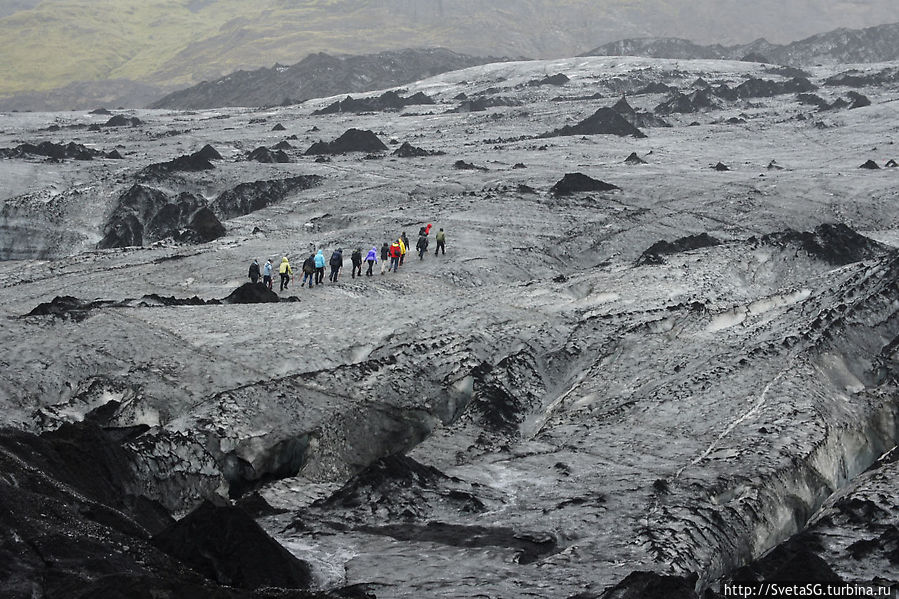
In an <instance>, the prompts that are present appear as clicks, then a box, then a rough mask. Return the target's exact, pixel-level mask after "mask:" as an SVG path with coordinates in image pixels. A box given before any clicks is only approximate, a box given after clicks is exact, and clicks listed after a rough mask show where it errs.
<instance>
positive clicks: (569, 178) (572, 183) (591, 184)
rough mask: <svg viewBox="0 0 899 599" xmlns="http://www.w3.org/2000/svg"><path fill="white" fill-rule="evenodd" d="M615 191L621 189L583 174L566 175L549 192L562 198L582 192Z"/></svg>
mask: <svg viewBox="0 0 899 599" xmlns="http://www.w3.org/2000/svg"><path fill="white" fill-rule="evenodd" d="M615 189H621V188H620V187H618V186H617V185H612V184H611V183H606V182H605V181H600V180H599V179H594V178H593V177H589V176H587V175H585V174H583V173H566V174H565V176H564V177H562V178H561V179H560V180H559V181H558V182H557V183H556V184H555V185H553V186H552V188H550V190H549V191H550V193H552V194H553V195H557V196H562V195H570V194H572V193H578V192H582V191H612V190H615Z"/></svg>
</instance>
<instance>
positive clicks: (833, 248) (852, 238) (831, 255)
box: [749, 223, 888, 266]
mask: <svg viewBox="0 0 899 599" xmlns="http://www.w3.org/2000/svg"><path fill="white" fill-rule="evenodd" d="M749 241H750V242H755V241H759V240H756V239H755V238H750V239H749ZM760 241H761V243H764V244H767V245H774V246H779V247H787V246H792V247H797V246H798V247H800V248H801V249H803V250H804V251H805V252H806V253H807V254H808V255H809V256H811V257H813V258H817V259H819V260H824V261H825V262H827V263H829V264H832V265H834V266H843V265H845V264H851V263H853V262H859V261H861V260H869V259H871V258H876V257H878V256H882V255H883V254H884V253H886V252H887V251H888V248H886V247H885V246H884V245H882V244H880V243H878V242H876V241H874V240H873V239H869V238H867V237H865V236H863V235H859V234H858V233H856V232H855V231H853V230H852V229H850V228H849V227H847V226H846V225H844V224H842V223H838V224H830V223H825V224H823V225H819V226H817V227H815V230H814V231H813V232H809V231H805V232H801V233H800V232H798V231H794V230H792V229H787V230H786V231H782V232H779V233H770V234H768V235H764V236H762V238H761V240H760Z"/></svg>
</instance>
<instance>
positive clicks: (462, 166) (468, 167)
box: [453, 160, 488, 171]
mask: <svg viewBox="0 0 899 599" xmlns="http://www.w3.org/2000/svg"><path fill="white" fill-rule="evenodd" d="M453 168H455V169H458V170H460V171H486V170H488V169H487V167H486V166H477V165H475V164H472V163H470V162H465V161H464V160H457V161H456V162H454V163H453Z"/></svg>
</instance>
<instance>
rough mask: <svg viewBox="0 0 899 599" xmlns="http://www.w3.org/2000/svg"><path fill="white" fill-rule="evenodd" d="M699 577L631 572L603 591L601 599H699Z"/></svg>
mask: <svg viewBox="0 0 899 599" xmlns="http://www.w3.org/2000/svg"><path fill="white" fill-rule="evenodd" d="M696 581H697V576H696V575H695V574H694V575H692V576H689V577H684V576H672V575H667V574H659V573H658V572H631V573H630V574H628V575H627V577H626V578H625V579H624V580H622V581H621V582H619V583H618V584H616V585H615V586H613V587H610V588H608V589H606V590H605V591H603V593H602V594H601V595H599V599H699V595H697V594H696V590H695V587H696Z"/></svg>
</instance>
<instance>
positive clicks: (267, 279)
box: [262, 258, 272, 289]
mask: <svg viewBox="0 0 899 599" xmlns="http://www.w3.org/2000/svg"><path fill="white" fill-rule="evenodd" d="M262 284H263V285H265V286H266V287H268V288H269V289H271V288H272V259H271V258H269V259H268V260H266V261H265V266H263V267H262Z"/></svg>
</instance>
